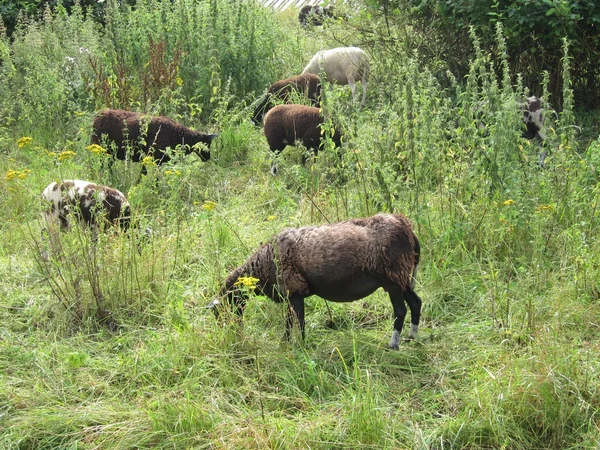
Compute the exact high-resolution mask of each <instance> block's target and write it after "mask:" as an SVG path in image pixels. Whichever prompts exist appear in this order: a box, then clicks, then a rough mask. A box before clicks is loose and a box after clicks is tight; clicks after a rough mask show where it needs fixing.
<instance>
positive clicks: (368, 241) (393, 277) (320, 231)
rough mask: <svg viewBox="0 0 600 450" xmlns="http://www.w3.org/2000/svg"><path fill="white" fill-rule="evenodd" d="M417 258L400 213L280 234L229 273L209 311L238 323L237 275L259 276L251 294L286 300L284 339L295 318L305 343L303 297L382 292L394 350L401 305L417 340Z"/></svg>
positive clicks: (243, 295)
mask: <svg viewBox="0 0 600 450" xmlns="http://www.w3.org/2000/svg"><path fill="white" fill-rule="evenodd" d="M420 253H421V249H420V244H419V240H418V239H417V236H416V235H415V233H414V232H413V230H412V227H411V224H410V222H409V220H408V219H407V218H406V217H405V216H403V215H401V214H377V215H375V216H372V217H368V218H363V219H350V220H346V221H344V222H338V223H334V224H329V225H322V226H319V227H314V226H306V227H302V228H288V229H284V230H283V231H281V232H280V233H279V234H278V235H277V236H275V237H274V238H272V239H271V240H270V241H269V242H267V243H266V244H264V245H262V246H261V247H260V248H258V250H256V251H255V252H254V254H252V255H251V256H250V257H249V258H248V260H247V261H246V262H245V263H244V264H242V265H241V266H239V267H238V268H237V269H235V270H233V271H232V272H231V273H230V275H229V276H228V277H227V278H226V280H225V283H224V285H223V286H222V288H221V290H220V292H219V297H218V298H216V299H214V300H213V301H212V302H211V303H210V304H209V306H208V307H209V308H210V309H212V310H213V312H214V313H215V316H216V318H217V320H219V317H220V313H221V312H222V311H223V309H224V308H229V309H230V310H232V311H233V312H234V313H235V314H236V315H237V316H238V317H239V318H241V317H242V315H243V310H244V307H245V304H246V301H247V298H248V293H249V291H248V289H244V290H240V289H238V285H239V284H240V280H241V277H252V278H255V279H257V281H256V285H255V287H254V288H253V291H254V293H255V294H257V295H265V296H267V297H269V298H271V300H273V301H275V302H276V303H281V302H288V304H289V306H290V309H289V310H288V315H287V321H286V332H285V336H284V337H285V338H288V337H289V334H290V330H291V327H292V325H293V321H294V315H295V317H296V319H297V320H298V324H299V326H300V332H301V336H302V339H304V337H305V330H304V299H305V298H306V297H309V296H311V295H318V296H319V297H322V298H324V299H326V300H329V301H333V302H352V301H356V300H359V299H361V298H364V297H366V296H368V295H370V294H371V293H373V292H374V291H375V290H376V289H378V288H380V287H382V288H383V289H384V290H385V291H387V293H388V295H389V296H390V300H391V302H392V306H393V309H394V318H395V319H394V331H393V333H392V339H391V341H390V344H389V346H390V347H391V348H392V349H398V347H399V343H400V333H401V332H402V327H403V324H404V319H405V317H406V312H407V311H406V305H405V304H404V302H406V304H408V307H409V308H410V314H411V328H410V333H409V338H411V339H415V338H416V337H417V334H418V330H419V318H420V315H421V299H420V298H419V296H418V295H417V294H416V293H415V291H414V288H415V282H416V275H417V266H418V264H419V259H420ZM250 289H252V288H250Z"/></svg>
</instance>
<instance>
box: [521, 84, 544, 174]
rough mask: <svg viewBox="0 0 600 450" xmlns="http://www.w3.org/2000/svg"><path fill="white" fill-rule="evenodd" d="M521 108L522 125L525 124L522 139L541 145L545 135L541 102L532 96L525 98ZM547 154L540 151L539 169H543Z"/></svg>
mask: <svg viewBox="0 0 600 450" xmlns="http://www.w3.org/2000/svg"><path fill="white" fill-rule="evenodd" d="M522 107H523V118H522V120H523V123H524V124H525V130H524V131H523V137H524V138H525V139H529V140H533V141H535V142H536V143H537V144H538V145H542V144H543V142H544V140H545V139H546V133H545V132H544V130H543V128H544V117H543V116H542V113H543V111H544V109H543V108H542V102H541V100H540V99H539V98H538V97H536V96H535V95H532V96H531V97H527V99H525V102H523V104H522ZM547 154H548V152H547V150H545V149H544V150H542V152H541V153H540V156H539V158H538V164H539V165H540V166H541V167H545V160H546V156H547Z"/></svg>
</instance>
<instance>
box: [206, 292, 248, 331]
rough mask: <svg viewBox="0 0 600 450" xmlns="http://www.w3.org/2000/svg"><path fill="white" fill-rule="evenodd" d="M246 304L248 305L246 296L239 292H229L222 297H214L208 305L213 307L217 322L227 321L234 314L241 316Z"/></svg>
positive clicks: (209, 307) (210, 307)
mask: <svg viewBox="0 0 600 450" xmlns="http://www.w3.org/2000/svg"><path fill="white" fill-rule="evenodd" d="M244 306H246V298H245V296H244V295H243V294H242V293H241V292H239V291H234V292H231V291H230V292H228V293H227V294H226V295H222V296H221V297H220V298H219V297H217V298H214V299H213V300H212V301H211V302H210V303H209V304H208V306H207V308H208V309H212V311H213V313H214V315H215V319H216V320H217V322H219V323H222V322H227V321H228V320H229V319H230V318H231V317H232V316H234V317H237V318H240V317H242V314H244Z"/></svg>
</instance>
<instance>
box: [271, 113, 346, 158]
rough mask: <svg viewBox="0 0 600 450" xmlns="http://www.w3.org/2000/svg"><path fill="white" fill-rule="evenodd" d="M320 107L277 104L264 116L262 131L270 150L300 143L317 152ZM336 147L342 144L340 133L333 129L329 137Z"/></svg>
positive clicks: (321, 118) (320, 121) (319, 143)
mask: <svg viewBox="0 0 600 450" xmlns="http://www.w3.org/2000/svg"><path fill="white" fill-rule="evenodd" d="M322 124H323V116H322V115H321V109H320V108H316V107H314V106H305V105H277V106H275V107H274V108H273V109H271V110H270V111H269V112H268V113H267V115H266V116H265V127H264V133H265V137H266V138H267V142H268V144H269V148H270V149H271V151H273V152H275V153H279V152H281V151H282V150H283V149H284V148H285V147H286V146H288V145H292V146H293V145H296V143H297V142H300V143H302V145H304V146H305V147H306V148H308V149H311V150H313V151H314V152H315V154H316V153H317V151H318V149H319V147H320V145H321V137H322V134H321V125H322ZM331 139H332V140H333V142H334V144H335V145H336V147H340V146H341V145H342V142H341V133H340V131H339V130H337V129H334V133H333V136H332V137H331Z"/></svg>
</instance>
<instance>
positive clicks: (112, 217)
mask: <svg viewBox="0 0 600 450" xmlns="http://www.w3.org/2000/svg"><path fill="white" fill-rule="evenodd" d="M42 200H44V201H45V202H48V203H49V205H48V209H47V210H46V211H45V212H44V219H45V221H46V223H48V224H52V223H53V222H54V223H56V222H57V221H58V222H59V224H60V229H61V230H68V229H70V228H71V224H70V221H69V216H70V215H73V216H75V218H76V219H78V220H79V221H80V222H82V223H83V224H84V225H85V226H87V227H89V228H91V229H92V231H93V233H94V236H96V234H97V232H98V229H99V228H104V227H105V226H106V225H107V224H108V225H113V226H115V227H119V228H121V229H123V230H126V229H127V228H129V223H130V220H131V208H130V206H129V202H128V201H127V199H126V198H125V195H123V193H122V192H120V191H118V190H117V189H114V188H111V187H108V186H102V185H99V184H94V183H90V182H89V181H83V180H63V181H60V182H56V181H53V182H52V183H50V184H49V185H48V186H47V187H46V189H44V191H43V192H42Z"/></svg>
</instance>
